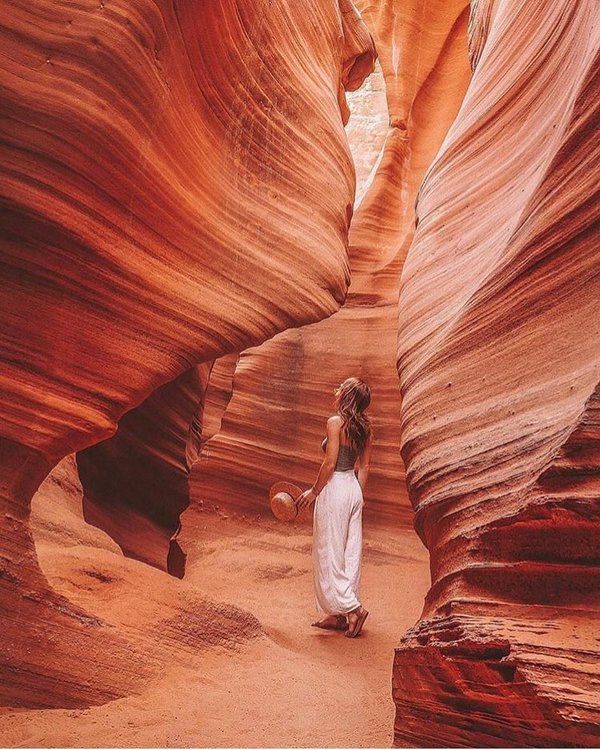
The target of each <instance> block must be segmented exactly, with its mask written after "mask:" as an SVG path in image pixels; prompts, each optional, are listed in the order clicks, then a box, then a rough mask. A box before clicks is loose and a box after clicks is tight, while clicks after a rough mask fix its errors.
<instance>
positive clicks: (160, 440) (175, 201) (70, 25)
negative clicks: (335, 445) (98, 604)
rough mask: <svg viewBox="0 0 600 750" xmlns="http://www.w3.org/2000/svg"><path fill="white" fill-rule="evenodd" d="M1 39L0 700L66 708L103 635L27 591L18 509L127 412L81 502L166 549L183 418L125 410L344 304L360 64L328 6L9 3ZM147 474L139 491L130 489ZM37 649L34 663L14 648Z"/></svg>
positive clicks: (361, 44) (114, 687) (357, 29)
mask: <svg viewBox="0 0 600 750" xmlns="http://www.w3.org/2000/svg"><path fill="white" fill-rule="evenodd" d="M0 33H1V35H2V44H1V49H2V58H1V60H0V66H1V70H2V79H3V88H4V97H3V107H2V117H1V120H0V129H1V133H2V164H3V167H2V172H1V177H0V185H1V192H0V194H1V196H2V210H3V220H2V262H1V264H0V289H1V291H0V295H1V304H0V309H1V310H2V325H1V326H0V357H1V359H2V367H1V375H0V392H1V394H2V399H1V403H0V424H1V432H0V460H1V467H2V486H1V487H0V490H1V491H0V502H1V505H0V520H1V526H0V547H1V549H2V558H1V560H0V565H1V571H2V573H1V576H0V609H1V612H0V614H1V615H2V618H3V623H5V638H4V639H3V647H2V657H3V658H2V675H1V678H2V679H0V686H1V687H0V702H2V703H9V704H11V705H24V704H25V703H28V704H35V705H40V706H56V705H60V706H62V705H73V704H74V705H81V704H82V703H84V704H85V703H88V702H102V700H105V699H106V698H107V696H112V697H114V696H115V694H118V692H119V690H120V689H122V687H123V685H122V683H120V682H119V681H118V680H117V679H116V678H115V680H116V681H115V680H113V681H112V682H111V676H110V673H103V672H102V673H101V668H100V667H99V666H98V668H97V664H96V662H95V661H94V658H95V656H94V654H95V649H93V648H89V647H88V646H89V644H90V643H91V641H90V638H91V639H92V640H93V639H95V638H100V637H101V636H100V635H99V632H100V631H102V632H104V630H103V627H102V625H101V624H97V629H98V630H97V631H96V630H94V627H96V626H94V627H92V626H90V627H88V625H90V623H88V622H87V621H86V620H85V617H84V616H83V615H81V616H80V613H79V612H75V611H74V610H73V609H72V608H70V607H69V606H67V605H66V604H65V602H64V600H63V599H62V598H61V597H59V596H57V595H55V594H54V593H53V590H52V588H51V587H50V586H49V584H48V583H47V581H46V580H45V579H44V577H43V575H42V574H41V572H40V570H39V567H38V565H37V562H36V553H35V549H34V545H33V542H32V538H31V534H30V530H29V512H30V511H29V502H30V499H31V497H32V495H33V493H34V492H35V490H36V489H37V487H38V486H39V484H40V482H41V481H42V479H43V478H44V476H45V475H46V474H47V473H48V471H49V470H50V469H51V468H52V467H53V466H54V465H55V464H56V463H57V461H58V460H59V459H60V458H62V457H63V456H65V455H67V454H70V453H73V452H75V451H83V450H84V449H86V448H89V447H90V446H92V445H95V444H96V443H98V442H100V441H102V440H106V439H109V438H111V437H112V435H113V434H114V433H115V431H116V429H117V424H118V422H119V420H120V419H121V418H122V416H123V415H124V414H125V413H126V412H129V411H130V410H131V409H133V408H135V407H137V406H139V405H140V404H143V406H141V407H140V411H139V412H138V413H137V414H131V415H130V416H128V417H127V418H126V420H125V422H124V424H123V426H122V429H121V428H120V429H119V433H118V434H117V436H116V437H115V438H114V440H115V442H114V443H111V444H106V443H105V444H104V445H103V446H102V448H99V449H98V450H97V451H95V452H94V453H87V454H86V455H85V457H82V463H83V464H85V467H86V468H85V471H84V473H85V483H86V487H85V491H86V497H87V501H86V503H89V504H88V511H89V512H90V513H91V515H92V516H93V518H94V520H95V521H96V522H98V523H99V524H100V525H102V526H104V527H105V528H109V529H110V530H111V533H114V534H115V538H116V539H117V540H118V541H119V543H120V544H121V546H122V547H123V548H124V549H127V550H128V551H130V552H131V554H134V555H136V556H138V557H141V558H143V559H150V558H151V557H155V556H156V555H157V554H158V552H157V551H156V550H153V551H151V552H150V551H149V550H148V544H146V541H144V540H145V539H146V537H147V536H148V535H147V534H146V530H147V529H148V528H149V527H153V528H154V530H153V532H152V533H153V534H154V532H156V533H155V534H154V539H155V540H156V539H161V540H162V541H160V543H161V544H163V549H164V544H165V539H164V538H165V536H167V535H168V534H169V533H170V531H171V530H172V527H173V525H174V523H175V516H176V515H177V512H178V510H179V508H180V507H181V503H182V497H181V494H180V492H181V485H182V472H183V471H185V468H184V466H185V451H186V449H187V448H188V447H189V446H188V443H187V439H186V438H187V430H186V431H185V433H184V437H183V438H182V435H181V433H179V432H178V434H177V435H175V436H173V435H169V434H166V433H168V431H169V429H170V427H169V424H171V425H173V424H176V425H177V430H179V429H180V428H181V429H182V428H183V427H184V423H185V420H186V419H188V418H190V419H191V415H192V412H193V411H194V410H195V409H196V405H197V402H196V403H191V402H186V403H182V400H183V401H185V397H183V399H182V394H181V393H179V394H177V393H174V392H173V391H174V390H175V391H176V390H177V386H175V385H174V386H172V387H171V388H169V387H167V388H166V390H165V391H162V392H161V393H160V394H158V395H155V396H152V397H151V400H150V401H146V399H148V397H149V396H150V394H152V393H153V392H154V391H156V389H157V388H159V387H160V386H161V385H163V384H165V383H168V382H170V381H173V380H175V379H176V378H178V377H179V376H182V374H183V373H185V372H189V371H190V368H193V367H195V366H196V365H197V364H198V363H206V362H210V361H212V360H213V359H214V358H215V357H217V356H221V355H223V354H225V353H227V352H232V351H239V350H242V349H245V348H246V347H248V346H250V345H252V344H256V343H258V342H260V341H262V340H264V339H266V338H268V337H269V336H272V335H273V334H274V333H276V332H277V331H280V330H283V329H285V328H288V327H289V326H292V325H300V324H304V323H308V322H311V321H316V320H319V319H321V318H323V317H324V316H327V315H329V314H331V313H332V312H334V311H335V310H336V309H337V308H338V307H339V305H340V304H341V302H342V301H343V299H344V297H345V294H346V288H347V284H348V263H347V231H348V223H349V219H350V213H351V206H352V203H353V200H354V175H353V169H352V163H351V158H350V154H349V151H348V147H347V143H346V140H345V135H344V130H343V122H344V119H345V118H346V114H347V113H346V106H345V102H344V94H343V92H344V89H352V88H356V87H357V86H359V85H360V83H361V81H362V79H363V78H364V77H365V76H366V75H368V73H369V72H370V71H371V70H372V67H373V57H374V51H373V47H372V43H371V39H370V36H369V34H368V32H367V30H366V28H365V27H364V25H363V24H362V22H361V21H360V19H359V17H358V16H357V14H356V11H355V10H354V8H353V6H352V5H351V3H350V2H349V1H348V0H339V2H336V1H335V0H309V2H307V3H303V4H302V6H300V5H299V4H291V5H290V4H288V3H285V2H275V3H273V2H266V1H263V0H242V1H241V2H240V1H239V0H237V1H236V2H233V0H222V2H219V4H218V9H217V8H216V7H213V6H212V5H208V4H206V3H202V2H198V1H197V2H190V3H184V4H181V3H174V2H170V0H160V2H158V3H156V2H150V1H149V0H134V2H122V1H121V0H115V1H114V2H106V3H105V2H100V3H98V2H96V1H95V0H94V2H91V1H90V2H88V1H87V0H86V1H84V2H83V3H80V4H78V5H76V6H74V5H72V4H64V3H59V2H57V1H56V0H40V2H36V3H35V4H33V5H32V4H31V3H26V2H21V0H11V1H10V2H8V3H6V4H5V5H4V6H3V8H2V16H1V18H0ZM315 134H318V137H315ZM290 269H292V270H293V269H295V270H296V272H293V273H290ZM183 377H184V378H185V376H183ZM180 382H181V381H180ZM194 398H197V394H196V396H194ZM184 416H185V419H184V418H183V417H184ZM157 421H160V422H161V425H162V426H163V428H164V430H165V433H163V434H161V435H160V436H157V443H156V444H154V437H153V436H150V435H149V434H148V429H147V428H148V426H150V425H151V426H152V428H153V427H154V426H155V425H156V423H157ZM125 453H127V455H128V456H130V458H131V463H130V464H129V465H125V462H124V461H123V460H122V459H123V458H124V455H125ZM148 456H150V457H151V458H150V460H148V461H147V462H146V458H147V457H148ZM115 461H118V462H119V463H120V464H121V465H120V467H119V468H118V469H115ZM163 461H164V462H166V463H167V464H170V466H169V467H167V468H166V469H165V471H164V472H162V473H161V479H160V485H161V486H160V488H158V487H156V488H150V490H149V491H148V486H147V485H148V482H147V481H146V480H147V477H146V478H144V479H140V477H141V476H142V473H141V472H142V471H143V470H144V469H145V470H149V469H152V470H156V469H157V466H158V465H159V464H160V463H161V462H163ZM144 465H145V466H144ZM107 475H110V480H109V479H108V478H107ZM107 481H109V482H110V487H107V486H106V482H107ZM142 490H144V492H143V493H142V492H141V491H142ZM155 491H156V492H155ZM135 492H137V493H138V496H137V497H134V493H135ZM109 493H110V498H109V497H108V494H109ZM153 493H154V494H153ZM159 493H161V494H162V493H164V495H165V496H166V494H167V493H171V495H170V496H171V497H172V503H173V505H172V507H169V508H166V509H165V508H161V509H159V508H158V504H157V503H158V501H157V495H158V494H159ZM183 500H185V498H183ZM161 502H163V501H161ZM167 502H168V501H167ZM111 504H112V505H111ZM107 505H111V509H110V510H109V508H108V507H107ZM92 508H93V513H92V510H91V509H92ZM140 514H141V515H143V518H141V517H140ZM132 515H133V517H135V518H136V523H137V521H138V520H140V521H141V522H142V523H143V526H144V529H145V532H144V534H141V535H140V538H139V539H138V540H135V542H134V541H133V539H132V537H133V536H134V535H133V534H131V532H129V534H128V535H127V533H126V529H125V527H126V526H127V518H128V517H132ZM157 517H160V518H159V520H158V525H159V526H162V528H161V529H158V530H157V529H156V528H155V527H156V524H157ZM152 544H154V542H152ZM163 564H164V563H163ZM106 632H107V636H106V637H107V639H108V640H107V645H106V646H105V647H104V650H105V651H106V653H110V651H111V647H110V645H109V644H110V642H111V638H112V637H113V635H114V631H113V634H111V632H110V631H106ZM67 634H68V635H67ZM42 636H43V641H44V643H47V644H49V645H48V647H47V648H38V647H37V646H36V647H32V644H34V643H38V642H39V639H40V638H41V637H42ZM59 643H61V644H62V645H61V646H60V647H58V646H56V644H59ZM52 644H54V645H52ZM56 648H59V651H60V650H62V651H64V650H65V649H66V650H69V649H70V653H72V654H74V655H76V656H74V657H73V658H72V659H69V660H67V661H65V660H64V658H63V656H62V655H61V654H59V653H58V652H57V651H56V650H55V649H56ZM62 651H61V653H62ZM98 670H100V671H98ZM31 685H35V686H36V687H35V689H31ZM82 685H83V686H87V687H82ZM99 685H102V689H101V690H99V689H98V686H99Z"/></svg>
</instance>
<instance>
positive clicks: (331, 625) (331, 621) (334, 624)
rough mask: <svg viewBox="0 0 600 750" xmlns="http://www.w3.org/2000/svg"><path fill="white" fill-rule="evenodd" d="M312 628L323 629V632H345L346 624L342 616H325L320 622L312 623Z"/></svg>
mask: <svg viewBox="0 0 600 750" xmlns="http://www.w3.org/2000/svg"><path fill="white" fill-rule="evenodd" d="M312 626H313V628H323V630H346V628H347V627H348V623H347V622H346V617H345V616H344V615H327V617H324V618H323V619H322V620H317V622H313V623H312Z"/></svg>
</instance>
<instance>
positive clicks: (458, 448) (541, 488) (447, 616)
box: [394, 0, 600, 747]
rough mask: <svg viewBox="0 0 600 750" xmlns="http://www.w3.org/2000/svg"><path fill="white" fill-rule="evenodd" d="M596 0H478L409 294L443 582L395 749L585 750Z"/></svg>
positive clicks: (416, 423) (406, 329) (593, 406)
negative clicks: (509, 749) (533, 0)
mask: <svg viewBox="0 0 600 750" xmlns="http://www.w3.org/2000/svg"><path fill="white" fill-rule="evenodd" d="M594 16H595V7H594V4H593V3H591V2H582V3H577V4H572V3H569V2H566V1H565V2H556V3H552V4H546V3H542V4H537V5H536V4H533V5H532V4H523V3H518V2H511V1H510V0H507V1H506V2H502V3H491V2H484V1H482V2H478V3H476V4H474V5H473V7H472V15H471V21H470V54H471V60H472V64H473V71H474V72H473V78H472V81H471V84H470V86H469V89H468V91H467V94H466V96H465V100H464V102H463V105H462V107H461V110H460V112H459V114H458V116H457V118H456V120H455V121H454V123H453V125H452V127H451V128H450V131H449V133H448V136H447V137H446V139H445V142H444V145H443V147H442V149H441V150H440V153H439V154H438V156H437V158H436V160H435V161H434V163H433V165H432V167H431V169H430V170H429V172H428V174H427V176H426V178H425V181H424V183H423V185H422V187H421V189H420V192H419V198H418V203H417V221H418V227H417V231H416V235H415V239H414V242H413V245H412V247H411V249H410V251H409V253H408V256H407V259H406V263H405V266H404V271H403V275H402V283H401V291H400V309H399V316H400V317H399V320H400V334H399V352H398V368H399V374H400V382H401V387H402V398H403V402H402V455H403V457H404V460H405V463H406V470H407V474H406V476H407V484H408V490H409V497H410V500H411V502H412V505H413V507H414V509H415V522H416V528H417V530H418V533H419V534H420V536H421V538H422V540H423V542H424V543H425V545H426V546H427V548H428V549H429V552H430V557H431V574H432V586H431V589H430V591H429V594H428V596H427V598H426V602H425V608H424V611H423V614H422V617H421V620H420V622H419V623H418V624H417V625H416V626H415V627H414V628H413V629H412V630H411V631H410V632H409V633H408V634H407V636H406V637H405V638H404V639H403V641H402V644H401V645H400V647H399V648H398V649H397V651H396V657H395V663H394V699H395V702H396V706H397V715H396V726H395V731H396V741H397V742H398V744H418V745H420V746H441V745H443V746H454V747H471V746H478V745H481V746H485V747H488V746H491V747H494V746H507V745H510V746H535V747H541V746H544V747H552V746H557V745H558V746H593V745H596V744H597V743H598V739H599V736H598V722H599V705H598V700H597V689H596V687H597V686H596V683H597V678H598V669H599V666H600V655H599V648H598V645H599V644H598V639H597V634H596V633H595V632H594V629H593V627H592V626H591V623H592V622H593V621H594V618H597V615H598V604H599V602H598V582H599V578H598V567H597V564H598V552H599V550H598V534H597V529H598V525H597V524H598V520H599V512H600V508H599V504H598V498H599V495H600V452H599V447H600V424H599V422H598V383H599V381H600V364H599V363H600V325H599V321H598V314H597V313H598V299H599V298H600V275H599V273H598V269H599V267H600V264H599V261H600V256H599V254H598V231H597V226H598V224H597V221H598V207H597V202H594V201H593V195H594V191H595V189H596V184H597V181H598V148H597V147H598V143H597V137H596V133H597V128H598V101H599V98H598V93H599V92H598V75H597V73H598V49H599V41H600V38H599V34H598V27H597V24H596V23H595V18H594Z"/></svg>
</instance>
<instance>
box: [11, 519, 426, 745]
mask: <svg viewBox="0 0 600 750" xmlns="http://www.w3.org/2000/svg"><path fill="white" fill-rule="evenodd" d="M195 527H196V529H197V534H196V538H197V540H198V541H197V543H196V544H195V548H194V549H191V550H189V557H188V569H187V574H186V578H185V580H184V581H181V582H180V581H176V580H174V579H172V578H170V577H168V576H166V575H165V574H163V573H161V572H159V571H155V570H153V569H151V568H149V567H148V566H145V565H143V564H141V563H138V562H135V561H132V560H127V559H125V558H122V557H121V556H120V555H119V554H115V552H114V551H112V550H106V549H102V550H99V549H97V548H93V547H89V546H83V545H74V546H71V547H68V548H60V547H58V546H57V545H46V546H44V545H43V544H39V545H38V555H39V559H40V564H41V566H42V569H43V570H44V572H45V574H46V576H47V578H48V580H49V581H50V582H51V583H52V585H53V586H54V587H55V588H56V589H58V590H60V591H61V593H63V594H64V595H67V596H69V597H70V598H71V599H74V600H77V601H78V603H79V604H81V605H82V606H85V607H86V608H87V609H88V610H91V611H94V612H95V613H97V614H98V615H100V616H102V617H103V618H105V619H106V620H108V621H110V622H112V624H113V626H114V627H117V628H118V629H119V633H120V634H123V635H124V637H129V638H130V639H131V641H132V643H135V644H137V646H136V647H137V648H139V647H140V644H141V647H142V648H143V649H145V651H144V653H147V655H148V662H149V664H152V665H153V667H152V677H151V678H149V679H147V680H145V681H144V683H143V684H142V685H141V687H140V691H139V693H138V694H136V695H129V696H126V697H124V698H121V699H118V700H115V701H112V702H110V703H108V704H105V705H103V706H95V707H91V708H89V709H85V710H18V711H17V710H14V709H0V744H4V745H6V746H11V747H12V746H58V747H65V746H92V747H93V746H117V747H119V746H121V747H127V746H161V747H173V746H210V747H236V746H247V747H259V746H267V747H268V746H289V747H294V746H333V747H335V746H350V747H361V746H362V747H374V746H377V747H381V746H383V747H385V746H390V744H391V742H392V722H393V704H392V700H391V689H390V683H391V665H392V659H393V649H394V646H395V645H396V643H397V642H398V639H399V637H400V636H401V634H402V633H403V632H404V631H405V630H406V629H407V628H408V627H410V626H411V625H412V624H413V623H414V622H415V620H416V619H417V618H418V616H419V614H420V610H421V606H422V601H423V597H424V595H425V592H426V590H427V585H428V579H429V575H428V567H427V555H426V554H425V552H424V550H423V548H422V546H421V544H420V542H419V541H418V539H417V537H416V535H415V534H414V532H412V531H406V530H405V531H401V530H399V531H391V530H389V529H387V530H383V529H373V528H368V527H367V528H366V529H365V554H364V566H363V588H362V591H363V601H364V603H365V605H366V606H367V607H368V608H369V610H370V612H371V615H370V617H369V619H368V620H367V624H366V626H365V631H364V633H363V635H362V636H361V637H360V638H359V639H356V640H352V639H348V638H345V637H343V635H341V634H339V633H334V632H324V631H320V630H317V629H315V628H311V627H310V622H311V620H312V618H313V614H314V613H313V597H312V587H311V585H312V573H311V560H310V549H311V534H310V529H308V528H301V529H298V528H293V527H288V526H283V525H280V524H277V523H264V522H263V523H250V522H241V521H239V520H235V519H232V518H227V519H226V518H220V517H219V516H215V515H212V514H210V515H209V514H207V513H204V514H198V516H197V518H196V520H195ZM90 570H92V572H93V573H94V575H93V576H91V575H90ZM99 571H105V575H104V577H105V578H106V577H107V575H108V573H110V576H111V583H110V585H107V584H105V583H103V582H102V580H101V579H102V576H99V575H98V572H99ZM107 571H108V572H107ZM82 572H85V573H86V574H87V577H86V585H85V586H84V585H83V584H82V582H81V579H82V576H81V574H82ZM90 582H91V583H90ZM102 586H104V588H102ZM103 592H104V593H103ZM192 597H195V601H196V603H197V602H199V601H201V598H202V601H204V599H205V598H206V599H209V600H211V601H213V602H221V603H225V606H226V605H228V604H233V605H235V607H237V608H240V609H242V610H246V611H248V612H250V613H252V614H253V615H254V616H255V617H256V618H257V620H258V622H259V623H260V627H258V624H257V627H256V632H254V631H253V627H252V625H250V626H248V623H247V622H245V621H244V623H242V625H243V627H244V628H245V629H246V631H247V632H248V633H249V635H248V636H247V637H246V636H244V637H243V638H241V639H240V642H236V639H235V637H233V634H232V633H231V632H229V636H230V637H221V636H219V635H217V637H215V638H212V640H211V637H208V635H207V634H206V632H205V629H204V628H203V627H202V624H201V623H202V622H203V621H205V620H203V617H204V618H206V617H210V616H211V614H210V613H211V610H210V607H209V606H205V605H202V606H201V609H200V615H199V617H197V618H196V620H195V625H194V627H193V628H192V627H191V626H189V610H185V607H184V608H183V609H182V606H183V605H182V604H181V602H182V601H183V600H185V601H186V602H189V601H191V598H192ZM219 606H220V605H219ZM169 607H171V608H172V616H171V618H170V619H165V611H166V610H168V608H169ZM195 611H196V612H197V611H198V609H197V606H196V609H195ZM186 612H187V614H186ZM218 612H219V613H220V612H221V610H218ZM219 616H220V614H219ZM244 616H245V615H244ZM178 618H179V619H178ZM180 621H181V622H184V623H187V624H184V626H183V627H182V629H181V630H180V629H179V628H180ZM250 621H251V622H255V621H254V620H253V618H250ZM165 623H167V624H168V627H167V625H166V624H165ZM199 623H200V624H199ZM226 630H227V628H225V630H224V631H223V632H225V631H226ZM172 631H173V632H175V631H176V633H175V635H172ZM209 635H210V634H209Z"/></svg>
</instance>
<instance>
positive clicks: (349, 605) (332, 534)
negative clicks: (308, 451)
mask: <svg viewBox="0 0 600 750" xmlns="http://www.w3.org/2000/svg"><path fill="white" fill-rule="evenodd" d="M370 402H371V390H370V388H369V386H368V385H367V384H366V383H364V382H363V381H362V380H360V378H348V379H347V380H344V382H343V383H342V384H341V385H340V386H339V388H337V390H336V391H335V409H336V414H335V415H334V416H333V417H329V419H328V420H327V437H326V438H325V440H324V441H323V450H324V451H325V458H324V459H323V463H322V464H321V468H320V470H319V474H318V476H317V481H316V482H315V483H314V485H313V486H312V487H310V488H309V489H308V490H306V492H303V493H302V495H300V497H299V498H298V501H297V502H298V508H299V510H302V509H303V508H305V507H307V506H309V505H310V504H311V503H313V502H314V503H315V512H314V519H313V566H314V582H315V596H316V601H317V609H318V610H319V611H321V612H323V613H325V615H326V616H325V617H324V618H323V619H321V620H319V621H318V622H315V623H313V625H314V626H315V627H319V628H325V629H327V630H345V631H346V635H347V636H348V637H349V638H356V636H357V635H360V632H361V630H362V627H363V625H364V623H365V620H366V619H367V615H368V614H369V613H368V611H367V610H366V609H364V607H363V606H362V605H361V603H360V600H359V598H358V588H359V583H360V563H361V556H362V507H363V491H364V488H365V484H366V482H367V476H368V474H369V459H370V454H371V424H370V421H369V418H368V417H367V415H366V414H365V409H366V408H367V407H368V406H369V403H370ZM355 472H356V473H355Z"/></svg>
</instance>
